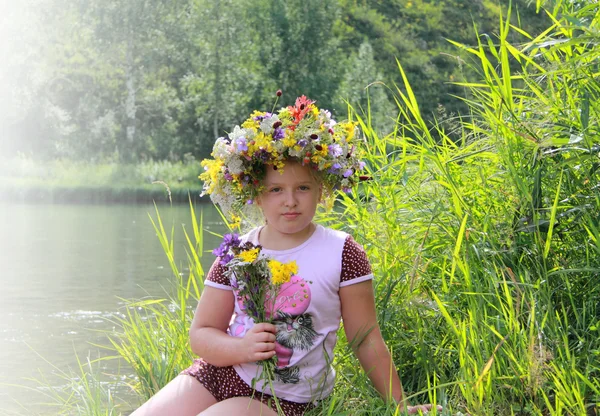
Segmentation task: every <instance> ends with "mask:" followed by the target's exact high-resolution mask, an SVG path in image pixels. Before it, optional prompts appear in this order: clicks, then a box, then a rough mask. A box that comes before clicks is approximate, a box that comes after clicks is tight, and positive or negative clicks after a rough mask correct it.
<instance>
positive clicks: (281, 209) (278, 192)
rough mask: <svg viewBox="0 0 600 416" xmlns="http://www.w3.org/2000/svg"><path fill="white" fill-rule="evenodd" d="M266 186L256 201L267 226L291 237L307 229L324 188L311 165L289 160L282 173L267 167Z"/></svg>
mask: <svg viewBox="0 0 600 416" xmlns="http://www.w3.org/2000/svg"><path fill="white" fill-rule="evenodd" d="M264 185H265V190H264V191H263V193H262V194H261V195H260V197H259V198H257V203H258V205H259V206H260V207H261V209H262V212H263V214H264V216H265V218H266V220H267V226H268V227H269V228H272V229H273V231H277V232H278V233H279V234H285V235H288V236H296V235H299V234H302V232H306V230H307V227H309V226H310V224H311V221H312V219H313V217H314V216H315V211H316V209H317V204H318V203H319V200H320V199H321V189H322V188H321V185H320V183H318V182H317V180H316V178H315V176H314V175H312V174H311V172H310V170H309V167H307V166H302V165H301V164H299V163H297V162H293V161H292V162H286V164H285V166H284V167H283V173H282V172H281V170H275V169H273V167H272V166H267V173H266V176H265V183H264Z"/></svg>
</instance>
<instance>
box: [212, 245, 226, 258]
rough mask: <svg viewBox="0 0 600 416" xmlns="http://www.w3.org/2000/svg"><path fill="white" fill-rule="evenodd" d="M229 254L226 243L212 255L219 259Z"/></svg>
mask: <svg viewBox="0 0 600 416" xmlns="http://www.w3.org/2000/svg"><path fill="white" fill-rule="evenodd" d="M226 252H227V245H226V244H225V243H221V245H220V246H219V247H217V248H215V249H214V250H213V251H212V253H213V254H214V255H215V256H217V257H222V256H224V255H225V253H226Z"/></svg>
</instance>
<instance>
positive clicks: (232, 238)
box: [223, 233, 240, 247]
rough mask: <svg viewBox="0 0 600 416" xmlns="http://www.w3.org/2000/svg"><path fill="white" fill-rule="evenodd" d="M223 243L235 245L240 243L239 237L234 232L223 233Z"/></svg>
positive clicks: (230, 245)
mask: <svg viewBox="0 0 600 416" xmlns="http://www.w3.org/2000/svg"><path fill="white" fill-rule="evenodd" d="M223 243H225V244H227V245H228V246H229V247H237V246H239V245H240V237H239V235H237V234H236V233H232V234H225V235H224V236H223Z"/></svg>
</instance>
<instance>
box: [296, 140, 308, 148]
mask: <svg viewBox="0 0 600 416" xmlns="http://www.w3.org/2000/svg"><path fill="white" fill-rule="evenodd" d="M307 144H308V142H307V141H306V139H301V140H299V141H298V146H300V147H304V146H306V145H307Z"/></svg>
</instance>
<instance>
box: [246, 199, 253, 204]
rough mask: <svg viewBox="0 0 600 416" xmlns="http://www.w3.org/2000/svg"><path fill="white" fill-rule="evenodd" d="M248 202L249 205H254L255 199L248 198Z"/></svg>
mask: <svg viewBox="0 0 600 416" xmlns="http://www.w3.org/2000/svg"><path fill="white" fill-rule="evenodd" d="M246 204H247V205H252V204H254V201H253V200H251V199H249V200H247V201H246Z"/></svg>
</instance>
